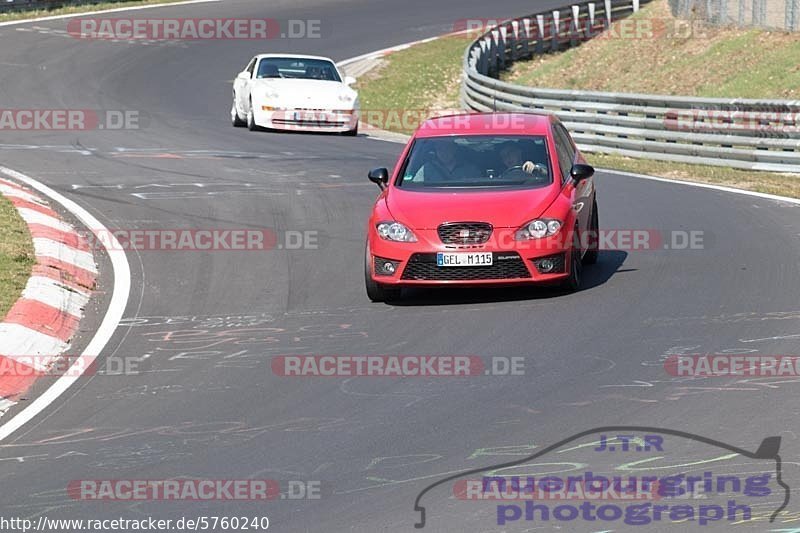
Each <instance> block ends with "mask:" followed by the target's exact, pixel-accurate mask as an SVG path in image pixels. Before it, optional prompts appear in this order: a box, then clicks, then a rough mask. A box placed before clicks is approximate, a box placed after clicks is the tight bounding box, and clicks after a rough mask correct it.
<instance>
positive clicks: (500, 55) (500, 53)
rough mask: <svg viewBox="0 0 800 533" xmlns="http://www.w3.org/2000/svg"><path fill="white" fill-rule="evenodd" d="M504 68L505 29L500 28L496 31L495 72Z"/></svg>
mask: <svg viewBox="0 0 800 533" xmlns="http://www.w3.org/2000/svg"><path fill="white" fill-rule="evenodd" d="M505 68H506V27H505V26H500V28H499V30H498V31H497V70H498V72H499V71H501V70H505Z"/></svg>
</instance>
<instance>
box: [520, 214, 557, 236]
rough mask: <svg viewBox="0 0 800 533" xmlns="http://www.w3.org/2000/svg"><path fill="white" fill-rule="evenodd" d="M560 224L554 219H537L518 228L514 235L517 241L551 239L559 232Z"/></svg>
mask: <svg viewBox="0 0 800 533" xmlns="http://www.w3.org/2000/svg"><path fill="white" fill-rule="evenodd" d="M561 226H562V222H561V221H560V220H556V219H554V218H537V219H536V220H531V221H530V222H528V223H526V224H525V225H524V226H522V227H521V228H519V229H518V230H517V232H516V233H515V234H514V238H515V239H516V240H518V241H527V240H531V239H543V238H544V237H552V236H553V235H555V234H556V233H558V232H559V230H561Z"/></svg>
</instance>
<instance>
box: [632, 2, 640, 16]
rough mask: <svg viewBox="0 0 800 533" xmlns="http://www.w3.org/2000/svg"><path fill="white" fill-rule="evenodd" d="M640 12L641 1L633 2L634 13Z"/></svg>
mask: <svg viewBox="0 0 800 533" xmlns="http://www.w3.org/2000/svg"><path fill="white" fill-rule="evenodd" d="M637 11H639V0H633V12H634V13H636V12H637Z"/></svg>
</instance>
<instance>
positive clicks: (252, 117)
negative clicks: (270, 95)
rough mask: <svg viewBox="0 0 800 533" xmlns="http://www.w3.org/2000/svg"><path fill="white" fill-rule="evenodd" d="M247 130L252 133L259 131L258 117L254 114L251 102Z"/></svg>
mask: <svg viewBox="0 0 800 533" xmlns="http://www.w3.org/2000/svg"><path fill="white" fill-rule="evenodd" d="M247 129H248V130H250V131H256V130H258V126H257V125H256V116H255V113H253V103H252V102H250V109H249V110H248V111H247Z"/></svg>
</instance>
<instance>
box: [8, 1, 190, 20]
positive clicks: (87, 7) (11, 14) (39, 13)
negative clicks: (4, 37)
mask: <svg viewBox="0 0 800 533" xmlns="http://www.w3.org/2000/svg"><path fill="white" fill-rule="evenodd" d="M175 1H177V0H108V1H106V2H97V3H85V4H78V5H72V6H64V7H56V8H53V9H23V10H19V11H7V12H4V13H0V22H10V21H12V20H29V19H35V18H40V17H53V16H58V15H73V14H76V15H77V14H81V13H87V12H89V11H102V10H105V9H115V8H120V7H139V6H150V5H158V4H168V3H172V2H175Z"/></svg>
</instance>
